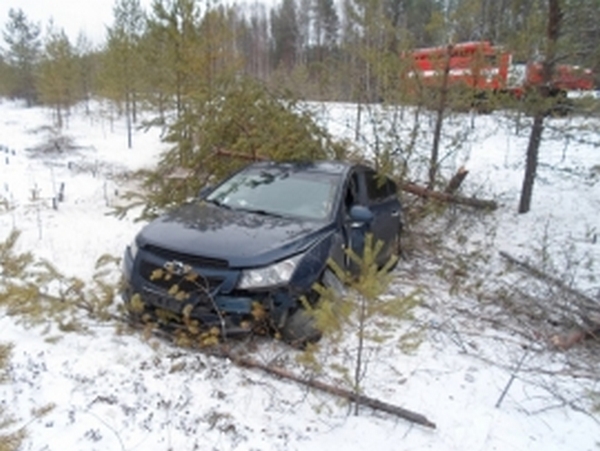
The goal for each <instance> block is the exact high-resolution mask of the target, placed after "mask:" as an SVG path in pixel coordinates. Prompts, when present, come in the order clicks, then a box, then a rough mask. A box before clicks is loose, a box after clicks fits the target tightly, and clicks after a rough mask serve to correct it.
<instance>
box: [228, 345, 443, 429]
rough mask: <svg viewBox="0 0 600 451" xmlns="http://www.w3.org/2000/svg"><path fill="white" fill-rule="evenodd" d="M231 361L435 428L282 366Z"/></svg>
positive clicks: (412, 414) (414, 415)
mask: <svg viewBox="0 0 600 451" xmlns="http://www.w3.org/2000/svg"><path fill="white" fill-rule="evenodd" d="M230 357H231V358H232V361H233V362H234V363H236V364H238V365H240V366H244V367H248V368H256V369H260V370H262V371H264V372H266V373H269V374H272V375H275V376H278V377H281V378H284V379H289V380H291V381H294V382H297V383H299V384H302V385H305V386H307V387H310V388H314V389H317V390H321V391H323V392H325V393H329V394H330V395H335V396H339V397H340V398H344V399H346V400H348V401H351V402H354V403H357V404H359V405H363V406H367V407H370V408H372V409H375V410H380V411H382V412H386V413H389V414H392V415H396V416H397V417H400V418H403V419H405V420H407V421H410V422H411V423H415V424H419V425H421V426H425V427H428V428H432V429H435V428H436V425H435V423H432V422H431V421H429V420H428V419H427V417H425V416H424V415H421V414H419V413H416V412H413V411H411V410H408V409H404V408H402V407H399V406H394V405H392V404H388V403H386V402H383V401H380V400H378V399H374V398H370V397H368V396H365V395H361V394H358V393H354V392H352V391H350V390H346V389H343V388H340V387H335V386H333V385H329V384H326V383H324V382H321V381H318V380H314V379H304V378H303V377H300V376H298V375H296V374H294V373H292V372H290V371H287V370H286V369H284V368H281V367H276V366H272V365H266V364H264V363H261V362H258V361H256V360H254V359H250V358H247V357H241V358H239V357H238V358H236V357H232V356H230Z"/></svg>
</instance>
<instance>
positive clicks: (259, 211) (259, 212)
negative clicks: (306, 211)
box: [237, 208, 286, 218]
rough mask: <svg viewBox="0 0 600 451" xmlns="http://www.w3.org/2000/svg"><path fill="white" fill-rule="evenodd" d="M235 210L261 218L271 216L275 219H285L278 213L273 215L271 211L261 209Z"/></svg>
mask: <svg viewBox="0 0 600 451" xmlns="http://www.w3.org/2000/svg"><path fill="white" fill-rule="evenodd" d="M237 210H243V211H246V212H248V213H254V214H257V215H261V216H273V217H275V218H285V217H286V216H283V215H281V214H279V213H274V212H272V211H267V210H263V209H261V208H238V209H237Z"/></svg>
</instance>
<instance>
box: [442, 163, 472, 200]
mask: <svg viewBox="0 0 600 451" xmlns="http://www.w3.org/2000/svg"><path fill="white" fill-rule="evenodd" d="M467 174H469V171H467V169H466V168H465V167H464V166H461V167H460V168H459V169H458V171H456V174H454V176H453V177H452V178H451V179H450V181H449V182H448V185H446V189H445V190H444V192H445V193H447V194H454V193H455V192H456V191H457V190H458V188H460V185H462V182H463V180H464V179H465V177H466V176H467Z"/></svg>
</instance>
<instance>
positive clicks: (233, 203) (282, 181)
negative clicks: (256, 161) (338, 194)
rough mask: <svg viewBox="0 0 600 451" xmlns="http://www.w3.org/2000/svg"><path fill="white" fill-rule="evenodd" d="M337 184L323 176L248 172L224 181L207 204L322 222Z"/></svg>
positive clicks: (285, 171) (282, 171) (290, 171)
mask: <svg viewBox="0 0 600 451" xmlns="http://www.w3.org/2000/svg"><path fill="white" fill-rule="evenodd" d="M337 180H338V177H336V176H334V175H331V174H324V173H323V174H320V173H319V174H315V173H307V172H301V171H295V170H293V169H273V168H268V169H266V168H251V169H248V170H245V171H242V172H240V173H238V174H236V175H234V176H233V177H231V178H230V179H228V180H226V181H225V182H224V183H222V184H221V185H219V186H218V187H217V188H216V189H215V190H214V191H213V192H212V193H210V194H209V195H208V196H207V197H206V200H207V201H209V202H213V203H215V204H218V205H220V206H224V207H227V208H231V209H234V210H246V211H252V212H256V213H260V214H268V215H274V216H282V217H295V218H308V219H316V220H324V219H327V218H329V216H330V214H331V210H332V207H333V202H334V199H335V190H336V187H337Z"/></svg>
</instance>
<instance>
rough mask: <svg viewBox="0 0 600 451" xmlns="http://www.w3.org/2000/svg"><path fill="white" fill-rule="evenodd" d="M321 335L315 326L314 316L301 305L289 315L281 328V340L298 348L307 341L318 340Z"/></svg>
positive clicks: (313, 341)
mask: <svg viewBox="0 0 600 451" xmlns="http://www.w3.org/2000/svg"><path fill="white" fill-rule="evenodd" d="M321 335H322V334H321V331H320V330H319V329H317V327H316V322H315V318H314V317H313V316H312V315H310V314H309V313H308V312H307V311H306V310H305V309H303V308H301V307H299V308H298V309H297V310H296V311H294V312H293V313H292V314H290V315H289V317H288V318H287V321H286V322H285V324H284V326H283V328H282V329H281V338H282V339H283V341H285V342H286V343H288V344H290V345H292V346H294V347H296V348H300V349H302V348H304V347H305V346H306V345H307V344H308V343H315V342H317V341H319V340H320V339H321Z"/></svg>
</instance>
